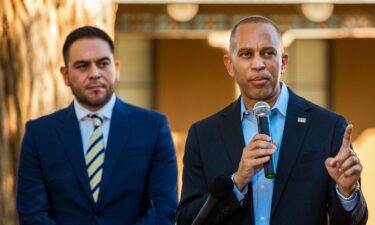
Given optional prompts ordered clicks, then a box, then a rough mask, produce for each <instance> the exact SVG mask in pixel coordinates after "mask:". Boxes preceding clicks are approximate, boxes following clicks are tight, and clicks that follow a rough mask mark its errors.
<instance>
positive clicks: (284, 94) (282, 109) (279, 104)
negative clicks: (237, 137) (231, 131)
mask: <svg viewBox="0 0 375 225" xmlns="http://www.w3.org/2000/svg"><path fill="white" fill-rule="evenodd" d="M280 86H281V91H280V95H279V97H277V100H276V103H275V104H274V105H273V106H272V109H271V110H277V111H278V112H279V113H280V114H281V115H283V116H284V117H285V116H286V110H287V108H288V101H289V92H288V88H287V87H286V85H285V84H284V82H281V83H280ZM248 113H252V112H250V111H249V110H247V109H246V107H245V103H244V100H243V96H241V121H242V119H243V117H244V114H248Z"/></svg>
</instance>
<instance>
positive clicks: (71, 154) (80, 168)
mask: <svg viewBox="0 0 375 225" xmlns="http://www.w3.org/2000/svg"><path fill="white" fill-rule="evenodd" d="M57 133H58V134H59V137H60V140H61V142H62V144H63V146H64V149H65V152H66V155H67V156H68V159H69V161H70V164H71V165H72V167H73V169H74V171H75V173H76V174H77V177H78V180H79V182H80V183H81V186H82V188H83V190H84V192H85V193H86V194H87V196H88V197H89V199H91V200H92V202H93V198H92V195H91V190H90V185H89V179H88V176H87V170H86V163H85V160H84V154H83V145H82V138H81V133H80V128H79V123H78V120H77V116H76V114H75V112H74V106H73V104H71V105H70V106H69V107H68V108H67V109H66V112H65V113H63V115H62V116H61V117H60V123H58V125H57Z"/></svg>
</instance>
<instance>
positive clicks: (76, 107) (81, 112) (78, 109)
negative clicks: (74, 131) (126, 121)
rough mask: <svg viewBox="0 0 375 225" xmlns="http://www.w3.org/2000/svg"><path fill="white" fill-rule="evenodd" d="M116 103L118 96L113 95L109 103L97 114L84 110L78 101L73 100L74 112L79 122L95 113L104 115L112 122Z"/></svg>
mask: <svg viewBox="0 0 375 225" xmlns="http://www.w3.org/2000/svg"><path fill="white" fill-rule="evenodd" d="M115 103H116V95H115V94H114V93H113V94H112V97H111V98H110V99H109V101H108V102H107V103H106V104H105V105H104V106H103V107H102V108H100V109H99V110H98V111H96V112H92V111H90V110H88V109H86V108H84V107H83V106H82V105H81V104H80V103H79V102H78V101H77V99H74V100H73V104H74V110H75V113H76V115H77V118H78V120H79V121H81V120H82V119H83V118H85V117H86V116H87V115H89V114H93V113H99V114H101V115H103V116H104V118H105V119H108V120H110V119H111V116H112V111H113V107H114V106H115Z"/></svg>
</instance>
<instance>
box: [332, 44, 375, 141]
mask: <svg viewBox="0 0 375 225" xmlns="http://www.w3.org/2000/svg"><path fill="white" fill-rule="evenodd" d="M332 58H333V60H332V62H333V63H332V65H331V67H332V81H331V84H332V96H331V97H332V100H331V101H332V109H333V110H334V111H336V112H338V113H340V114H342V115H344V116H346V118H347V119H348V121H349V122H350V123H353V124H354V130H353V131H354V137H355V138H356V137H358V135H360V134H361V133H362V132H363V131H364V130H365V129H366V128H369V127H375V71H374V68H375V40H374V39H372V40H369V39H344V40H335V41H333V43H332ZM374 148H375V146H374Z"/></svg>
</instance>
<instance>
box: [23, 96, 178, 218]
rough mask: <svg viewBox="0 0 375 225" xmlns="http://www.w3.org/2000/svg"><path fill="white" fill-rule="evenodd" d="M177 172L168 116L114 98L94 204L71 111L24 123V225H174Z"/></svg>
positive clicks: (69, 109)
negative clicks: (96, 199)
mask: <svg viewBox="0 0 375 225" xmlns="http://www.w3.org/2000/svg"><path fill="white" fill-rule="evenodd" d="M176 207H177V166H176V156H175V151H174V147H173V142H172V138H171V134H170V130H169V127H168V124H167V119H166V117H165V116H163V115H161V114H159V113H156V112H152V111H149V110H145V109H141V108H138V107H136V106H132V105H129V104H126V103H124V102H122V101H121V100H119V99H116V103H115V106H114V109H113V112H112V117H111V120H110V130H109V135H108V144H107V146H106V149H105V161H104V164H103V176H102V181H101V184H100V192H99V197H98V202H97V203H95V202H94V200H93V197H92V194H91V190H90V185H89V179H88V175H87V170H86V165H85V160H84V151H83V145H82V139H81V134H80V128H79V123H78V119H77V116H76V114H75V110H74V105H73V104H71V105H70V106H69V107H67V108H65V109H62V110H60V111H57V112H55V113H53V114H51V115H48V116H44V117H41V118H39V119H37V120H34V121H30V122H28V123H27V124H26V133H25V136H24V138H23V142H22V146H21V155H20V162H19V173H18V183H17V209H18V212H19V219H20V224H21V225H31V224H35V225H36V224H37V225H47V224H51V225H52V224H61V225H78V224H79V225H94V224H98V225H125V224H174V214H175V209H176Z"/></svg>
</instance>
